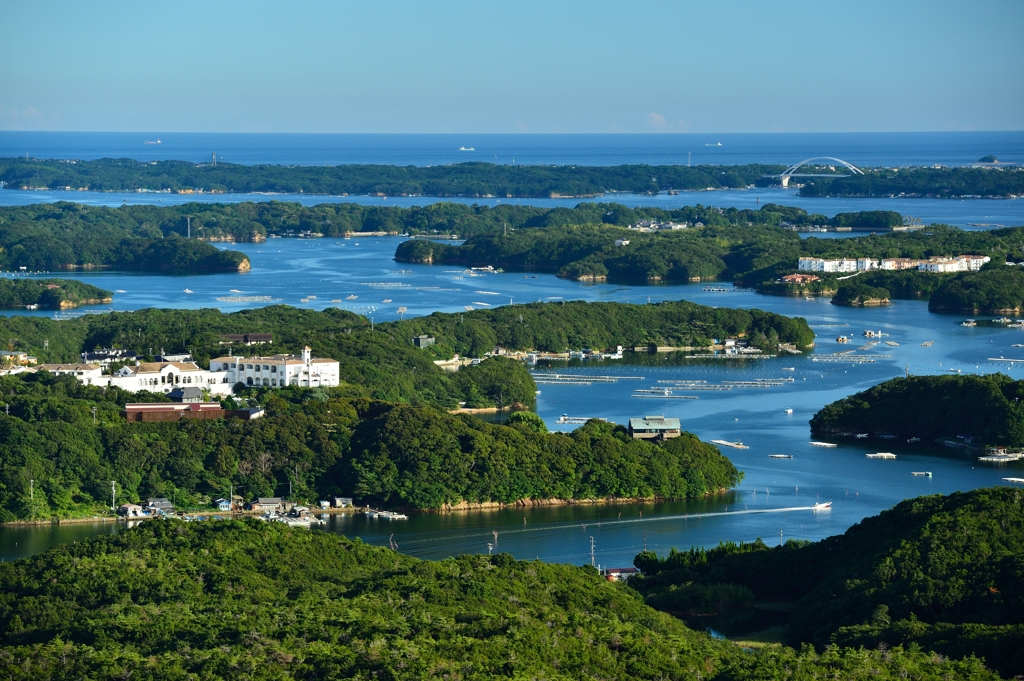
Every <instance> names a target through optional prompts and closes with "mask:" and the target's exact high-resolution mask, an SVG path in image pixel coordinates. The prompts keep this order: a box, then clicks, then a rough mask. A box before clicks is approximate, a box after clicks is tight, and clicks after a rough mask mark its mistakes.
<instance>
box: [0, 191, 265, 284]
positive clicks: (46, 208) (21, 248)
mask: <svg viewBox="0 0 1024 681" xmlns="http://www.w3.org/2000/svg"><path fill="white" fill-rule="evenodd" d="M186 231H187V228H186ZM182 234H183V233H179V232H172V231H168V232H167V233H166V234H165V233H164V232H162V231H161V230H160V229H159V227H158V226H156V225H154V224H153V223H148V222H146V221H139V220H134V219H132V218H131V217H129V216H126V215H125V214H124V213H122V212H119V211H118V210H116V209H110V208H95V207H90V206H83V205H80V204H76V203H69V202H59V203H52V204H34V205H31V206H14V207H5V208H0V269H5V270H18V269H20V268H24V269H26V270H29V271H52V270H68V269H77V268H87V269H88V268H95V267H105V268H113V269H121V270H133V271H142V272H152V271H160V272H166V271H175V272H197V273H201V272H246V271H248V270H249V268H250V265H249V259H248V258H247V257H246V256H245V254H243V253H240V252H238V251H221V250H219V249H217V248H216V247H215V246H213V245H211V244H208V243H205V242H203V241H200V240H198V239H186V238H182Z"/></svg>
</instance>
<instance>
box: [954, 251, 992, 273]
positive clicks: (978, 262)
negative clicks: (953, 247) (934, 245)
mask: <svg viewBox="0 0 1024 681" xmlns="http://www.w3.org/2000/svg"><path fill="white" fill-rule="evenodd" d="M956 259H957V260H960V261H962V262H964V263H966V264H967V269H968V270H970V271H971V272H975V271H977V270H980V269H981V268H982V267H984V266H985V265H986V264H987V263H990V262H992V258H990V257H988V256H987V255H958V256H957V257H956Z"/></svg>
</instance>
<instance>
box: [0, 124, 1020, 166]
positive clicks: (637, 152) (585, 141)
mask: <svg viewBox="0 0 1024 681" xmlns="http://www.w3.org/2000/svg"><path fill="white" fill-rule="evenodd" d="M156 140H160V142H161V143H160V144H146V142H147V141H150V142H155V141H156ZM719 143H721V146H717V145H718V144H719ZM712 145H713V146H712ZM460 147H467V148H470V147H471V148H473V149H474V151H459V148H460ZM213 152H216V153H217V160H219V161H225V162H230V163H243V164H282V165H339V164H345V163H370V164H387V165H417V166H428V165H440V164H448V163H462V162H467V161H480V162H488V163H504V164H510V163H517V164H524V165H538V164H544V165H546V164H552V165H595V166H603V165H618V164H623V163H648V164H651V165H662V164H669V165H671V164H686V163H688V162H689V163H693V164H702V163H711V164H743V163H786V164H793V163H798V162H799V161H802V160H804V159H807V158H811V157H814V156H835V157H838V158H841V159H843V160H845V161H848V162H850V163H853V164H854V165H863V166H909V165H933V164H942V165H963V164H967V163H973V162H975V161H977V160H978V159H979V158H981V157H982V156H985V155H988V154H994V155H995V156H996V157H997V158H999V160H1000V161H1005V162H1015V163H1021V162H1024V131H1017V132H914V133H902V132H901V133H734V134H703V133H691V134H632V135H562V134H550V135H527V134H508V135H483V134H468V133H467V134H443V135H441V134H439V135H380V134H374V135H368V134H367V135H354V134H266V133H173V132H138V133H135V132H125V133H122V132H10V131H0V157H4V158H6V157H18V156H20V157H24V156H25V155H26V154H27V155H28V156H30V157H34V158H41V159H47V158H59V159H97V158H133V159H138V160H145V161H155V160H167V159H173V160H182V161H197V162H198V161H204V160H207V159H209V158H210V155H211V154H212V153H213Z"/></svg>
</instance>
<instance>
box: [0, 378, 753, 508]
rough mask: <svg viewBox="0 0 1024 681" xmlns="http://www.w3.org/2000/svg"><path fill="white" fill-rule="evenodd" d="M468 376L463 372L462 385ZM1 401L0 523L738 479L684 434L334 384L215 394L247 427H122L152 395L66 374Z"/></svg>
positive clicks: (654, 487)
mask: <svg viewBox="0 0 1024 681" xmlns="http://www.w3.org/2000/svg"><path fill="white" fill-rule="evenodd" d="M494 361H496V360H487V361H485V362H484V363H483V364H481V367H484V366H485V365H487V364H488V363H490V362H494ZM520 366H521V365H520ZM461 373H462V372H460V374H461ZM472 374H473V371H472V370H471V371H469V372H467V373H465V374H462V375H463V376H464V380H465V381H466V382H467V383H468V384H470V385H472V380H473V375H472ZM527 380H529V377H527ZM531 383H532V382H531ZM504 389H505V390H508V388H507V387H505V388H504ZM0 391H2V394H3V400H4V404H5V406H9V411H10V414H9V415H7V410H6V409H5V410H4V412H3V413H0V462H2V463H0V521H10V520H15V519H30V518H35V519H46V518H50V517H58V518H59V517H69V516H76V515H83V514H85V515H92V514H93V513H97V512H102V508H103V507H104V505H105V504H109V501H110V499H109V494H110V481H111V480H116V481H117V484H118V494H119V499H121V500H122V502H124V501H133V502H138V501H140V500H144V499H146V498H148V497H153V496H161V497H167V498H169V499H174V500H175V501H176V502H177V503H178V504H179V505H180V506H183V507H199V508H209V507H210V500H211V499H213V498H216V497H218V496H224V495H225V493H226V492H227V491H228V490H230V489H231V486H234V488H235V490H236V491H238V492H240V493H241V494H243V495H244V497H245V498H246V499H253V498H255V497H257V496H282V495H283V494H284V493H286V492H287V490H289V489H291V490H292V491H291V495H292V498H293V499H295V500H298V501H302V502H305V503H307V504H310V505H313V504H315V503H316V502H317V501H318V500H319V499H325V498H329V497H330V496H331V495H342V496H351V497H355V498H356V499H358V500H359V501H361V502H364V503H368V504H374V505H376V504H384V505H387V506H392V507H400V508H408V509H416V510H423V509H440V508H443V507H446V506H454V505H458V504H460V503H462V502H467V503H487V502H500V503H506V504H511V503H515V502H517V501H520V500H529V499H564V500H574V499H601V498H606V497H615V498H665V499H683V498H687V497H696V496H703V495H705V494H709V493H715V492H718V491H720V490H724V489H727V488H729V487H732V486H734V485H735V484H736V483H737V482H738V481H739V480H740V479H741V477H742V475H741V474H740V473H739V472H738V471H737V470H736V468H735V467H734V466H733V465H732V463H731V462H729V460H728V459H726V458H725V457H723V456H722V455H721V454H720V453H719V451H718V450H717V449H716V448H715V447H714V446H712V445H708V444H705V443H703V442H701V441H699V440H698V439H697V438H696V437H694V436H692V435H689V434H687V435H685V436H683V437H679V438H675V439H673V440H670V441H668V442H666V443H665V444H664V445H661V446H659V445H655V444H650V443H647V442H645V441H639V440H633V439H631V438H629V437H628V435H627V434H626V431H625V429H624V428H622V427H621V426H615V425H612V424H607V423H602V422H597V421H594V422H591V423H588V424H586V425H585V426H583V427H581V428H579V429H577V430H576V431H575V432H573V433H571V434H564V433H548V432H546V429H544V428H538V427H536V425H534V424H531V423H528V422H524V421H523V420H517V421H516V422H513V425H511V426H505V425H493V424H488V423H485V422H484V421H481V420H479V419H477V418H475V417H473V416H469V415H465V414H463V415H453V414H449V413H448V412H447V411H444V410H438V409H435V408H433V407H427V406H411V405H401V404H393V403H387V402H379V401H375V400H371V399H367V398H352V397H348V396H347V393H348V392H349V391H347V390H346V389H344V388H332V389H325V388H318V389H313V390H308V389H298V388H294V389H293V388H288V389H283V390H269V389H267V390H247V391H244V392H243V393H241V394H240V395H238V396H237V397H232V398H228V400H227V404H228V406H235V405H236V400H242V401H245V403H248V404H258V405H260V406H262V407H263V408H264V409H265V410H266V415H265V416H264V417H262V418H260V419H257V420H255V421H242V420H237V419H228V420H192V419H184V420H180V421H171V422H153V423H129V422H126V421H125V420H124V419H123V418H122V417H121V415H120V410H121V409H122V408H123V406H124V404H125V403H126V402H135V401H154V400H156V401H164V400H166V398H165V397H163V396H153V395H148V394H145V393H142V394H139V393H128V392H126V391H122V390H120V389H116V388H109V389H103V388H98V387H95V386H84V385H82V384H80V383H79V382H78V381H76V380H75V379H74V378H73V377H71V376H50V375H49V374H46V373H45V372H41V373H39V374H19V375H16V376H7V377H0ZM94 408H95V409H96V414H95V419H96V423H95V424H94V423H93V412H92V410H93V409H94ZM541 425H543V422H541ZM30 480H34V488H33V489H31V490H30V487H29V481H30Z"/></svg>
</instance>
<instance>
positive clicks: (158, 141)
mask: <svg viewBox="0 0 1024 681" xmlns="http://www.w3.org/2000/svg"><path fill="white" fill-rule="evenodd" d="M146 144H163V142H161V141H160V140H157V141H156V142H152V141H150V140H146Z"/></svg>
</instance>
